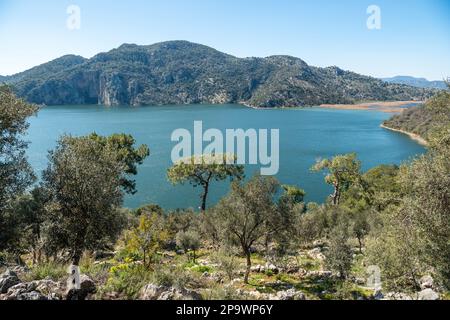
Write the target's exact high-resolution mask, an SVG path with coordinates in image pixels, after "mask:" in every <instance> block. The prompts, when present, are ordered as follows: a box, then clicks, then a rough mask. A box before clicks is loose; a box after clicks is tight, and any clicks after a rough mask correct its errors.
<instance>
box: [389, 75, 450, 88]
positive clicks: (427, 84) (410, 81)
mask: <svg viewBox="0 0 450 320" xmlns="http://www.w3.org/2000/svg"><path fill="white" fill-rule="evenodd" d="M381 80H383V81H385V82H388V83H396V84H405V85H409V86H412V87H417V88H431V89H446V88H447V85H446V84H445V81H430V80H427V79H425V78H417V77H411V76H395V77H390V78H381Z"/></svg>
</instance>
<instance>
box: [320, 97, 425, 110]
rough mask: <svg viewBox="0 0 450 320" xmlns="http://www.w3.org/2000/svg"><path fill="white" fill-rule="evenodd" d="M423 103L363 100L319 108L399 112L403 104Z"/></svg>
mask: <svg viewBox="0 0 450 320" xmlns="http://www.w3.org/2000/svg"><path fill="white" fill-rule="evenodd" d="M422 103H424V102H423V101H414V100H410V101H384V102H382V101H380V102H365V103H359V104H322V105H320V106H319V108H324V109H339V110H366V111H367V110H368V111H380V112H385V113H399V112H400V113H401V112H403V111H405V110H406V109H405V108H404V106H407V105H411V104H415V105H419V104H422Z"/></svg>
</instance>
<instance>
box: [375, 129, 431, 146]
mask: <svg viewBox="0 0 450 320" xmlns="http://www.w3.org/2000/svg"><path fill="white" fill-rule="evenodd" d="M381 127H382V128H383V129H386V130H391V131H395V132H399V133H403V134H406V135H407V136H409V137H410V138H411V139H413V140H414V141H417V142H418V143H419V144H421V145H423V146H428V142H427V141H426V140H425V139H424V138H422V137H421V136H419V135H418V134H415V133H411V132H407V131H403V130H399V129H393V128H389V127H386V126H385V125H383V124H382V125H381Z"/></svg>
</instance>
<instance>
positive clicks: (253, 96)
mask: <svg viewBox="0 0 450 320" xmlns="http://www.w3.org/2000/svg"><path fill="white" fill-rule="evenodd" d="M0 80H1V79H0ZM3 81H5V82H6V83H7V84H9V85H11V86H12V87H13V88H14V90H15V92H16V93H17V94H18V95H19V96H21V97H23V98H25V99H26V100H28V101H29V102H33V103H38V104H46V105H64V104H102V105H106V106H114V105H132V106H138V105H165V104H202V103H210V104H223V103H242V104H245V105H248V106H253V107H267V108H268V107H298V106H313V105H320V104H327V103H330V104H336V103H345V104H348V103H355V102H359V101H363V100H366V101H367V100H378V101H387V100H423V99H426V98H428V97H430V96H431V95H432V94H433V93H434V92H435V91H434V90H432V89H421V88H415V87H411V86H406V85H399V84H389V83H385V82H384V81H382V80H379V79H375V78H372V77H368V76H363V75H359V74H357V73H354V72H351V71H345V70H342V69H340V68H339V67H335V66H333V67H327V68H320V67H314V66H310V65H308V64H307V63H306V62H305V61H303V60H302V59H300V58H296V57H292V56H287V55H274V56H269V57H265V58H259V57H249V58H237V57H234V56H232V55H229V54H226V53H223V52H220V51H218V50H216V49H214V48H210V47H208V46H205V45H201V44H196V43H192V42H188V41H167V42H160V43H156V44H152V45H145V46H141V45H136V44H123V45H121V46H119V47H118V48H115V49H112V50H110V51H108V52H102V53H99V54H97V55H95V56H93V57H92V58H90V59H87V58H83V57H81V56H76V55H65V56H63V57H60V58H57V59H55V60H52V61H50V62H48V63H45V64H42V65H39V66H36V67H34V68H31V69H29V70H27V71H24V72H21V73H18V74H15V75H12V76H9V77H7V78H4V79H3Z"/></svg>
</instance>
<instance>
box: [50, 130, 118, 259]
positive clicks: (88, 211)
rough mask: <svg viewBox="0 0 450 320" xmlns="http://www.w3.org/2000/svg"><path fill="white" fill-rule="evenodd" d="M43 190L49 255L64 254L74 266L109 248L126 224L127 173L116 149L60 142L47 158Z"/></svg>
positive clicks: (71, 140)
mask: <svg viewBox="0 0 450 320" xmlns="http://www.w3.org/2000/svg"><path fill="white" fill-rule="evenodd" d="M48 158H49V165H48V168H47V169H46V170H45V171H44V174H43V187H44V188H45V190H46V192H47V193H48V194H49V199H50V201H49V205H48V206H47V210H48V211H49V216H50V217H49V222H48V227H47V232H48V238H49V241H50V243H49V246H48V248H49V249H52V250H58V249H68V250H69V251H70V254H71V256H72V258H73V263H74V264H76V265H77V264H78V263H79V260H80V258H81V256H82V253H83V251H84V250H86V249H91V250H96V249H102V248H103V247H104V246H105V242H114V241H115V240H116V238H117V236H118V235H119V233H120V231H121V228H122V226H123V225H124V223H125V218H124V216H123V215H122V212H121V211H120V210H118V209H119V208H120V206H121V204H122V201H123V192H122V189H121V186H122V183H123V181H122V177H123V174H124V172H125V171H126V170H127V168H126V167H125V165H124V163H123V162H121V161H118V160H117V159H118V156H117V149H112V148H104V147H103V146H102V145H101V143H100V142H98V141H96V140H94V139H92V138H90V137H79V138H75V137H70V136H63V137H62V138H61V139H60V140H59V141H58V144H57V146H56V148H55V150H53V151H51V152H49V157H48Z"/></svg>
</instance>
